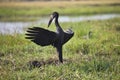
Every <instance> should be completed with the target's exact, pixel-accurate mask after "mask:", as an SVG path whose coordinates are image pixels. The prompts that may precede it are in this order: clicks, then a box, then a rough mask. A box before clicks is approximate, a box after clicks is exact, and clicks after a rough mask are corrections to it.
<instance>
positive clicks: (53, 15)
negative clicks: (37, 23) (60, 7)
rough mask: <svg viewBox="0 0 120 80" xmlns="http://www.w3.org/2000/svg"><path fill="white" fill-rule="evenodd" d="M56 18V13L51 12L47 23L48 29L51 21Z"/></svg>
mask: <svg viewBox="0 0 120 80" xmlns="http://www.w3.org/2000/svg"><path fill="white" fill-rule="evenodd" d="M58 16H59V14H58V12H53V13H52V15H51V16H50V20H49V22H48V27H49V26H50V24H51V23H52V21H53V19H54V18H56V17H58Z"/></svg>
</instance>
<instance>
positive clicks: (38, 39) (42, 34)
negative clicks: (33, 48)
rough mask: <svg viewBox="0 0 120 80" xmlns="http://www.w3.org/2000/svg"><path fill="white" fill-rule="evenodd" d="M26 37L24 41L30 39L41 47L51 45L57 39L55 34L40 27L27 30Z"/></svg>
mask: <svg viewBox="0 0 120 80" xmlns="http://www.w3.org/2000/svg"><path fill="white" fill-rule="evenodd" d="M26 35H27V37H25V38H26V39H30V40H31V41H32V42H34V43H36V44H38V45H41V46H47V45H50V44H53V43H54V41H55V40H56V38H57V37H56V36H57V35H56V33H55V32H52V31H49V30H46V29H43V28H40V27H33V28H28V30H27V33H26Z"/></svg>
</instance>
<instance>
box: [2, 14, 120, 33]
mask: <svg viewBox="0 0 120 80" xmlns="http://www.w3.org/2000/svg"><path fill="white" fill-rule="evenodd" d="M115 17H120V14H102V15H93V16H75V17H70V16H60V18H59V22H61V23H62V22H80V21H88V20H89V21H90V20H106V19H111V18H115ZM48 20H49V18H48V17H44V18H42V19H40V20H38V21H34V22H0V34H13V33H23V32H24V28H26V27H30V26H33V25H38V24H46V25H47V23H48Z"/></svg>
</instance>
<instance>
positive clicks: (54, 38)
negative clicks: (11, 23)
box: [26, 12, 74, 63]
mask: <svg viewBox="0 0 120 80" xmlns="http://www.w3.org/2000/svg"><path fill="white" fill-rule="evenodd" d="M58 17H59V14H58V13H57V12H53V14H52V16H51V18H50V21H49V23H48V27H49V26H50V24H51V22H52V20H53V19H54V18H55V25H56V32H53V31H49V30H46V29H43V28H40V27H33V28H29V30H28V31H27V32H28V33H27V34H26V35H27V37H26V39H30V40H31V41H33V42H34V43H36V44H38V45H41V46H48V45H52V46H54V47H56V49H57V52H58V57H59V60H60V62H61V63H63V58H62V46H63V45H64V44H65V43H66V42H67V41H68V40H69V39H70V38H72V36H73V35H74V32H73V31H72V30H70V29H69V30H68V31H66V32H64V31H63V29H62V28H61V27H60V25H59V22H58Z"/></svg>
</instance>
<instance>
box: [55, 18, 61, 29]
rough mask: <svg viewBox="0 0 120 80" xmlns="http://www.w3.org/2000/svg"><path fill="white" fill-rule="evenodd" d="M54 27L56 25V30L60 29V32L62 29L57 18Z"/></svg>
mask: <svg viewBox="0 0 120 80" xmlns="http://www.w3.org/2000/svg"><path fill="white" fill-rule="evenodd" d="M55 25H56V27H57V29H61V30H62V28H61V27H60V24H59V22H58V16H57V17H56V18H55Z"/></svg>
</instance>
